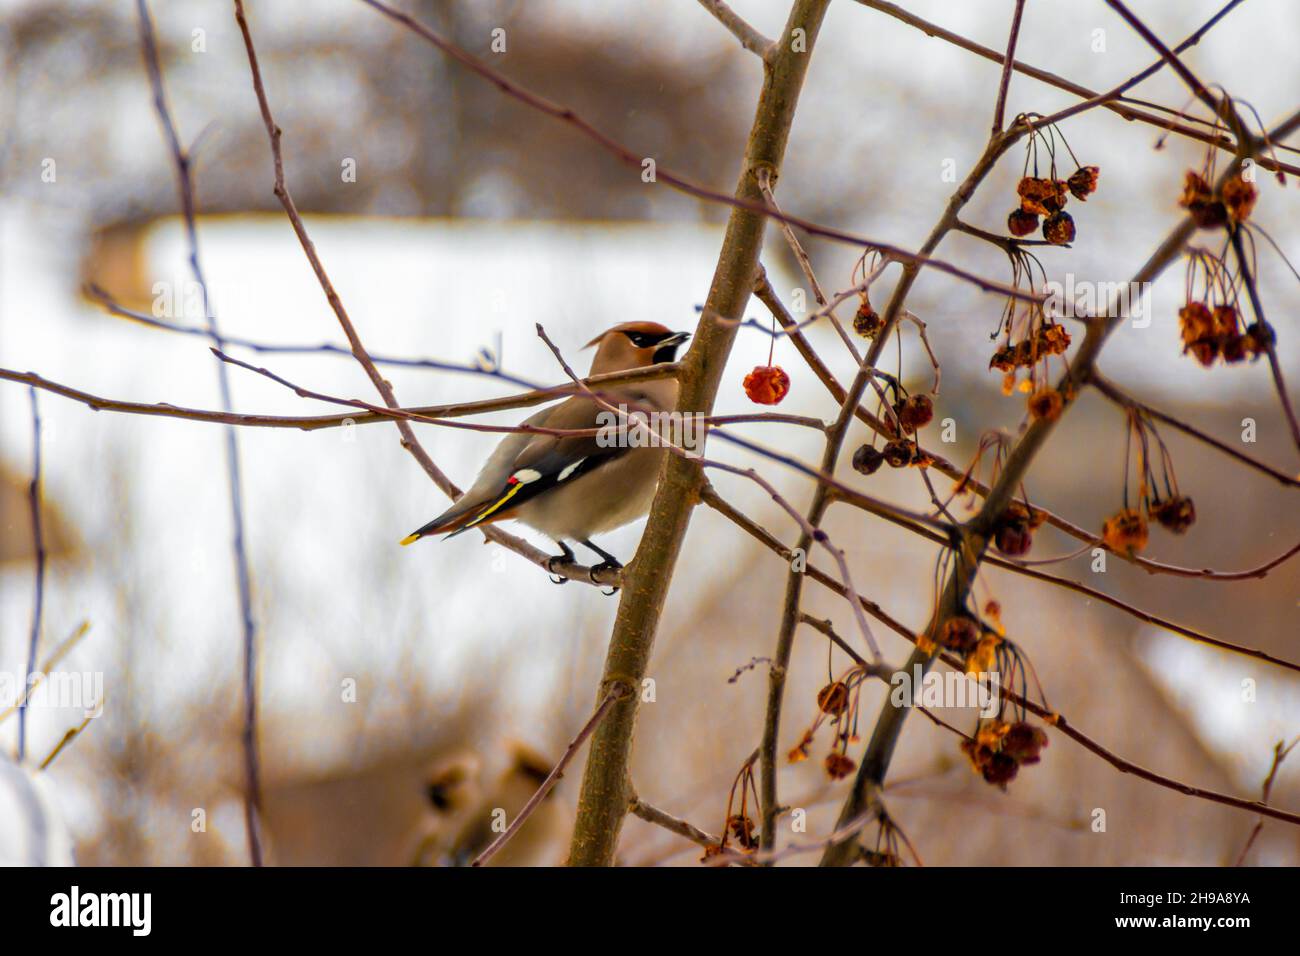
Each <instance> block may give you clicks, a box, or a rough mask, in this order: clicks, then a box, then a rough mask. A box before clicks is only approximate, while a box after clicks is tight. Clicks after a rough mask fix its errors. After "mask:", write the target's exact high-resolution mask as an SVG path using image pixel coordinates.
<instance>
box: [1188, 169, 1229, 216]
mask: <svg viewBox="0 0 1300 956" xmlns="http://www.w3.org/2000/svg"><path fill="white" fill-rule="evenodd" d="M1178 205H1180V206H1182V207H1183V208H1184V209H1186V210H1187V211H1188V212H1189V213H1191V216H1192V221H1193V222H1195V223H1196V225H1197V226H1199V227H1200V228H1202V229H1217V228H1218V227H1220V226H1222V225H1224V224H1226V223H1227V221H1228V207H1227V206H1225V205H1224V204H1223V203H1222V202H1221V201H1220V200H1218V199H1215V198H1214V192H1213V191H1212V190H1211V189H1210V184H1209V183H1208V182H1206V180H1205V177H1204V176H1202V175H1200V173H1197V172H1194V171H1192V170H1190V169H1189V170H1188V171H1187V174H1186V175H1185V176H1184V177H1183V195H1182V198H1181V199H1179V200H1178Z"/></svg>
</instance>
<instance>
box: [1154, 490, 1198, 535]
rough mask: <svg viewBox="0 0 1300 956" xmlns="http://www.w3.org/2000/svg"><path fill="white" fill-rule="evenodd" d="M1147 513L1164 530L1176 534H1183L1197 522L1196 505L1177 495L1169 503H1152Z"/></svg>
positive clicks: (1188, 499) (1189, 499)
mask: <svg viewBox="0 0 1300 956" xmlns="http://www.w3.org/2000/svg"><path fill="white" fill-rule="evenodd" d="M1147 513H1148V514H1150V515H1151V517H1152V518H1154V519H1155V521H1156V523H1157V524H1158V525H1160V527H1162V528H1167V529H1168V530H1170V531H1172V532H1173V533H1174V534H1183V533H1184V532H1185V531H1186V530H1187V529H1188V528H1190V527H1191V526H1192V525H1193V524H1194V523H1195V522H1196V505H1194V504H1192V499H1191V498H1188V497H1186V496H1185V495H1175V496H1174V497H1173V498H1170V499H1168V500H1167V501H1156V502H1152V504H1151V506H1150V507H1149V508H1147Z"/></svg>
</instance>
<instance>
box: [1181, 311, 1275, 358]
mask: <svg viewBox="0 0 1300 956" xmlns="http://www.w3.org/2000/svg"><path fill="white" fill-rule="evenodd" d="M1178 325H1179V328H1180V329H1181V331H1182V335H1183V354H1187V353H1188V352H1190V353H1191V354H1192V355H1194V356H1195V357H1196V360H1197V361H1198V362H1200V363H1201V364H1202V365H1204V366H1205V367H1206V368H1209V367H1210V366H1211V365H1213V364H1214V361H1215V359H1219V358H1222V359H1223V361H1224V362H1226V363H1228V364H1236V363H1237V362H1241V361H1244V360H1245V359H1246V358H1252V359H1255V358H1259V356H1260V355H1265V354H1267V353H1268V350H1269V348H1270V347H1271V346H1272V345H1273V344H1274V342H1275V341H1276V337H1275V336H1274V334H1273V328H1272V326H1270V325H1268V324H1266V323H1261V322H1252V323H1251V324H1250V325H1248V326H1246V327H1245V328H1244V329H1243V328H1242V322H1241V317H1240V315H1239V314H1238V312H1237V310H1236V309H1235V308H1234V307H1233V306H1231V305H1216V306H1213V307H1211V306H1210V305H1208V304H1207V303H1204V302H1188V303H1187V304H1186V305H1185V306H1183V307H1182V308H1181V309H1179V310H1178Z"/></svg>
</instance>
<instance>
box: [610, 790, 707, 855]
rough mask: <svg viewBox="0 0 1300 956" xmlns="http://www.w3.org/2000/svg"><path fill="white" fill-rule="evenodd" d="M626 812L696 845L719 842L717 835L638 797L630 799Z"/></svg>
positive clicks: (703, 845)
mask: <svg viewBox="0 0 1300 956" xmlns="http://www.w3.org/2000/svg"><path fill="white" fill-rule="evenodd" d="M628 812H629V813H631V814H632V816H634V817H639V818H640V819H642V820H644V821H645V822H646V823H653V824H654V825H655V826H657V827H663V829H665V830H667V831H668V832H669V833H675V834H677V835H678V836H680V837H685V838H686V839H688V840H690V841H691V842H692V843H694V844H696V845H697V846H702V847H704V848H706V849H707V848H709V847H711V846H717V845H718V843H719V842H720V840H719V838H718V837H715V836H713V835H712V834H710V833H705V832H704V831H703V830H701V829H700V828H699V827H697V826H695V825H694V824H692V823H688V822H686V821H685V820H682V819H679V818H678V817H675V816H673V815H672V814H671V813H667V812H665V811H663V810H660V809H659V808H658V807H653V806H651V805H650V804H648V803H646V802H645V801H644V800H642V799H641V798H640V797H634V798H633V799H632V802H631V804H630V805H629V806H628Z"/></svg>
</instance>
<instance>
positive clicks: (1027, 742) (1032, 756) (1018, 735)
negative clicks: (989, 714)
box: [1000, 720, 1047, 764]
mask: <svg viewBox="0 0 1300 956" xmlns="http://www.w3.org/2000/svg"><path fill="white" fill-rule="evenodd" d="M1046 746H1047V734H1046V733H1044V732H1043V731H1042V730H1040V729H1039V728H1038V727H1035V726H1034V725H1033V724H1031V723H1029V722H1028V721H1024V720H1020V721H1017V722H1016V723H1014V724H1012V725H1011V726H1010V727H1008V728H1007V732H1006V734H1004V735H1003V737H1002V750H1001V751H1000V753H1001V754H1002V755H1003V756H1006V757H1010V758H1011V759H1012V760H1014V761H1015V762H1016V763H1018V764H1026V763H1038V761H1039V760H1040V759H1041V758H1040V757H1039V754H1040V753H1042V750H1043V748H1044V747H1046Z"/></svg>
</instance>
